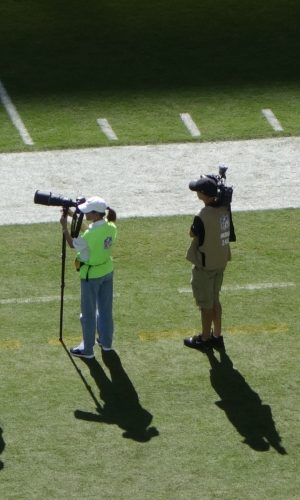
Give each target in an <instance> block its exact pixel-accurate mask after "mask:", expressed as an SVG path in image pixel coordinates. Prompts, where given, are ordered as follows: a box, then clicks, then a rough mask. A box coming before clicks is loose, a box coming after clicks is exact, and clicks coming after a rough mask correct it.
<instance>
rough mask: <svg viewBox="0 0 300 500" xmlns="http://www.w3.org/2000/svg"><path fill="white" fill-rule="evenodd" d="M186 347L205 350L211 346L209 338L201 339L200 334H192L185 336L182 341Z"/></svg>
mask: <svg viewBox="0 0 300 500" xmlns="http://www.w3.org/2000/svg"><path fill="white" fill-rule="evenodd" d="M183 343H184V345H185V346H186V347H191V348H192V349H198V351H201V352H207V351H208V350H210V349H211V348H212V345H211V341H210V340H202V336H201V335H194V336H193V337H186V338H185V339H184V341H183Z"/></svg>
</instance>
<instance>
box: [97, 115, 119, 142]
mask: <svg viewBox="0 0 300 500" xmlns="http://www.w3.org/2000/svg"><path fill="white" fill-rule="evenodd" d="M97 123H98V125H99V127H100V128H101V130H102V132H103V134H104V135H106V137H107V138H108V139H109V140H110V141H117V140H118V137H117V135H116V134H115V133H114V131H113V129H112V128H111V126H110V124H109V122H108V120H107V119H106V118H98V119H97Z"/></svg>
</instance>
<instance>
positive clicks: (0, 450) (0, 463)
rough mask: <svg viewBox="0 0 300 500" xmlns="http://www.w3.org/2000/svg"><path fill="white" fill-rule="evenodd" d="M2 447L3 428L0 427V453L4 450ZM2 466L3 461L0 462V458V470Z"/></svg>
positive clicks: (3, 446)
mask: <svg viewBox="0 0 300 500" xmlns="http://www.w3.org/2000/svg"><path fill="white" fill-rule="evenodd" d="M4 448H5V441H4V439H3V429H2V428H1V427H0V455H1V454H2V452H3V451H4ZM3 467H4V463H3V462H2V460H0V470H2V469H3Z"/></svg>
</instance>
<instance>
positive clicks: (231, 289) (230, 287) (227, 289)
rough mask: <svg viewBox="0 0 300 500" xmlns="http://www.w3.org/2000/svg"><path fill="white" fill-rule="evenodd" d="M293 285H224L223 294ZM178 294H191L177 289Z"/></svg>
mask: <svg viewBox="0 0 300 500" xmlns="http://www.w3.org/2000/svg"><path fill="white" fill-rule="evenodd" d="M295 286H296V284H295V283H253V284H251V283H248V284H247V285H225V286H224V287H223V288H222V291H223V292H235V291H237V290H266V289H268V288H292V287H295ZM178 292H179V293H192V289H191V288H178Z"/></svg>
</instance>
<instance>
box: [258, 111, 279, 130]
mask: <svg viewBox="0 0 300 500" xmlns="http://www.w3.org/2000/svg"><path fill="white" fill-rule="evenodd" d="M261 112H262V114H263V115H264V117H265V118H266V120H267V121H268V122H269V124H270V125H271V127H272V128H273V129H274V130H275V131H276V132H283V127H282V125H281V123H280V121H279V120H278V119H277V118H276V116H275V115H274V113H273V111H272V110H271V109H262V110H261Z"/></svg>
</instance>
